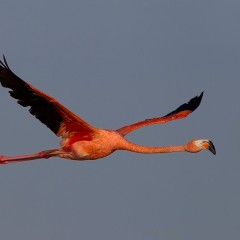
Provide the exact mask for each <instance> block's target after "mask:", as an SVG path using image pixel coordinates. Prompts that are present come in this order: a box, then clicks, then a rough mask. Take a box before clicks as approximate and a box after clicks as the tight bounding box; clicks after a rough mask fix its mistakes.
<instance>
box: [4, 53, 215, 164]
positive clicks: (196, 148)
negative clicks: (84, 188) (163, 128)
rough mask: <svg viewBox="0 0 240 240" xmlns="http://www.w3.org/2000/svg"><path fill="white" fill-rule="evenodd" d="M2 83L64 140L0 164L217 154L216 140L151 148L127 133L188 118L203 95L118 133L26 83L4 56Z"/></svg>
mask: <svg viewBox="0 0 240 240" xmlns="http://www.w3.org/2000/svg"><path fill="white" fill-rule="evenodd" d="M0 83H1V85H2V86H3V87H5V88H10V89H11V90H10V91H9V93H10V95H11V96H12V97H13V98H15V99H17V102H18V104H20V105H21V106H23V107H30V109H29V112H30V113H31V114H32V115H33V116H35V117H36V118H37V119H38V120H40V121H41V122H42V123H43V124H45V125H46V126H47V127H48V128H49V129H50V130H51V131H52V132H53V133H55V134H56V135H57V136H58V137H61V138H62V140H61V143H60V147H59V148H56V149H50V150H44V151H41V152H38V153H34V154H28V155H21V156H0V164H8V163H16V162H23V161H29V160H36V159H48V158H51V157H60V158H66V159H70V160H80V161H82V160H96V159H100V158H104V157H106V156H108V155H110V154H111V153H113V152H114V151H116V150H127V151H131V152H136V153H145V154H152V153H170V152H190V153H197V152H200V151H201V150H205V149H206V150H209V151H211V152H212V153H213V154H214V155H215V154H216V151H215V147H214V145H213V143H212V141H210V140H208V139H193V140H191V141H189V142H188V143H187V144H184V145H180V146H160V147H150V146H141V145H137V144H134V143H132V142H130V141H128V140H127V139H126V138H125V136H126V135H127V134H129V133H130V132H132V131H135V130H137V129H139V128H142V127H146V126H149V125H153V124H164V123H167V122H170V121H173V120H177V119H182V118H185V117H187V116H188V115H189V114H191V113H192V112H193V111H194V110H195V109H196V108H197V107H198V106H199V104H200V102H201V100H202V96H203V92H202V93H201V94H200V95H199V96H196V97H194V98H192V99H191V100H190V101H189V102H188V103H185V104H183V105H181V106H180V107H178V108H177V109H176V110H174V111H172V112H170V113H168V114H167V115H165V116H163V117H156V118H152V119H146V120H144V121H140V122H137V123H134V124H131V125H128V126H124V127H121V128H119V129H117V130H108V129H100V128H96V127H94V126H92V125H90V124H89V123H88V122H86V121H85V120H83V119H82V118H80V117H79V116H78V115H76V114H75V113H73V112H72V111H70V110H69V109H68V108H66V107H65V106H64V105H62V104H61V103H59V102H58V101H57V100H56V99H54V98H53V97H51V96H49V95H47V94H45V93H44V92H41V91H40V90H38V89H36V88H35V87H33V86H32V85H30V84H29V83H27V82H25V81H23V80H22V79H21V78H19V77H18V76H17V75H15V74H14V73H13V72H12V70H11V69H10V67H9V66H8V63H7V60H6V58H5V56H4V55H3V61H0Z"/></svg>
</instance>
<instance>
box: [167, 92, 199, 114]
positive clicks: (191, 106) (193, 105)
mask: <svg viewBox="0 0 240 240" xmlns="http://www.w3.org/2000/svg"><path fill="white" fill-rule="evenodd" d="M203 94H204V91H202V93H201V94H200V95H199V96H196V97H194V98H192V99H191V100H190V101H189V102H188V103H184V104H182V105H181V106H180V107H178V108H177V109H176V110H174V111H172V112H170V113H168V114H167V115H165V116H164V117H169V116H171V115H173V114H176V113H179V112H181V111H191V112H193V111H194V110H196V109H197V108H198V107H199V105H200V103H201V101H202V97H203Z"/></svg>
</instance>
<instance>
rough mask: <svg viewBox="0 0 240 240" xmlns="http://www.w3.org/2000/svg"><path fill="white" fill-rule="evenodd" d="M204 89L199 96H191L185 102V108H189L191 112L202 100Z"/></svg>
mask: <svg viewBox="0 0 240 240" xmlns="http://www.w3.org/2000/svg"><path fill="white" fill-rule="evenodd" d="M203 93H204V91H202V93H201V94H200V95H199V96H196V97H194V98H192V99H191V100H190V101H189V102H188V103H187V108H186V109H185V110H191V111H192V112H193V111H194V110H195V109H197V108H198V106H199V105H200V103H201V101H202V97H203Z"/></svg>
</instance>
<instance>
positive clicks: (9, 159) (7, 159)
mask: <svg viewBox="0 0 240 240" xmlns="http://www.w3.org/2000/svg"><path fill="white" fill-rule="evenodd" d="M57 151H58V149H53V150H46V151H42V152H39V153H34V154H29V155H22V156H0V164H8V163H16V162H25V161H31V160H37V159H42V158H45V159H48V158H50V157H54V156H57V155H58V153H57Z"/></svg>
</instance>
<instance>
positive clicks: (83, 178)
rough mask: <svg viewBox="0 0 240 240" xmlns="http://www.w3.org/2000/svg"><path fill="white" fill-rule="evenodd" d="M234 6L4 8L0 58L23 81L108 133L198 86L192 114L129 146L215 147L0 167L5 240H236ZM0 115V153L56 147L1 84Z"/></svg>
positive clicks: (157, 112)
mask: <svg viewBox="0 0 240 240" xmlns="http://www.w3.org/2000/svg"><path fill="white" fill-rule="evenodd" d="M239 9H240V2H239V1H235V0H228V1H226V0H225V1H224V0H220V1H213V0H203V1H192V0H191V1H190V0H189V1H187V0H185V1H184V0H182V1H181V0H180V1H179V0H164V1H162V0H160V1H159V0H158V1H151V0H148V1H143V0H139V1H134V0H128V1H120V0H111V1H110V0H103V1H96V0H95V1H87V0H85V1H62V0H59V1H49V0H48V1H47V0H42V1H30V0H23V1H16V0H15V1H11V0H5V1H4V0H3V1H2V2H1V9H0V24H1V34H0V35H1V38H0V39H1V50H0V54H3V53H4V54H5V55H6V57H7V59H8V63H9V65H10V66H11V68H12V70H13V71H14V72H15V73H16V74H17V75H19V76H20V77H22V78H23V79H25V80H26V81H28V82H29V83H31V84H32V85H34V86H35V87H37V88H39V89H41V90H43V91H45V92H47V93H48V94H50V95H52V96H53V97H55V98H57V99H58V100H59V101H60V102H62V103H64V104H65V105H66V106H67V107H69V108H70V109H71V110H73V111H74V112H76V113H77V114H79V115H80V116H81V117H83V118H84V119H86V120H87V121H89V122H90V123H91V124H93V125H94V126H96V127H101V128H113V129H115V128H119V127H121V126H123V125H126V124H130V123H133V122H136V121H139V120H143V119H145V118H151V117H156V116H161V115H164V114H167V113H168V112H170V111H172V110H174V109H175V108H176V107H178V106H179V105H181V104H182V103H184V102H187V101H188V100H189V99H191V98H192V97H194V96H196V95H198V94H200V93H201V91H203V90H204V91H205V94H204V98H203V101H202V104H201V105H200V107H199V108H198V109H197V111H196V112H194V113H193V114H192V115H191V116H189V117H188V118H187V119H184V120H179V121H175V122H172V123H168V124H166V125H162V126H160V125H159V126H157V125H156V126H152V127H148V128H144V129H140V130H138V131H137V132H134V133H132V134H131V135H129V139H130V140H131V141H134V142H136V143H139V144H144V145H154V146H156V145H169V144H172V145H176V144H184V143H186V142H187V141H189V140H191V139H192V138H210V139H211V140H212V141H213V142H214V144H215V146H216V149H217V155H216V156H214V155H211V153H209V152H201V153H199V154H189V153H173V154H165V155H164V154H156V155H140V154H134V153H129V152H116V153H114V154H113V155H111V156H110V157H108V158H105V159H102V160H99V161H86V162H77V161H76V162H75V161H67V160H62V159H57V158H56V159H49V160H39V161H35V162H34V161H33V162H28V163H21V164H13V165H7V166H5V165H4V166H1V167H0V189H1V197H0V232H1V238H2V239H4V240H12V239H16V238H17V239H35V240H42V239H58V240H65V239H71V240H75V239H88V240H95V239H106V240H110V239H114V240H118V239H119V240H121V239H126V240H127V239H131V240H132V239H138V240H141V239H144V240H145V239H151V240H152V239H153V240H155V239H156V240H157V239H164V240H192V239H194V240H202V239H211V240H213V239H217V240H225V239H239V237H240V230H239V229H240V208H239V202H240V190H239V182H240V174H239V170H240V161H239V150H238V147H239V136H240V128H239V122H240V108H239V103H238V102H239V97H238V96H239V87H240V84H239V75H240V72H239V66H240V29H239V22H240V15H239ZM0 107H1V109H2V111H1V113H2V114H1V115H0V124H1V125H0V131H1V136H2V138H1V147H0V151H1V154H2V155H18V154H26V153H32V152H38V151H41V150H44V149H49V148H50V149H51V148H55V147H57V146H58V143H59V140H60V139H58V138H56V136H55V135H54V134H53V133H52V132H51V131H50V130H49V129H47V128H46V127H45V126H44V125H42V124H41V123H40V122H39V121H37V120H36V119H35V118H34V117H32V116H31V115H30V114H29V113H28V112H27V109H24V108H22V107H20V106H19V105H18V104H16V101H15V100H14V99H12V98H10V97H9V94H8V92H7V90H6V89H3V88H1V89H0Z"/></svg>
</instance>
